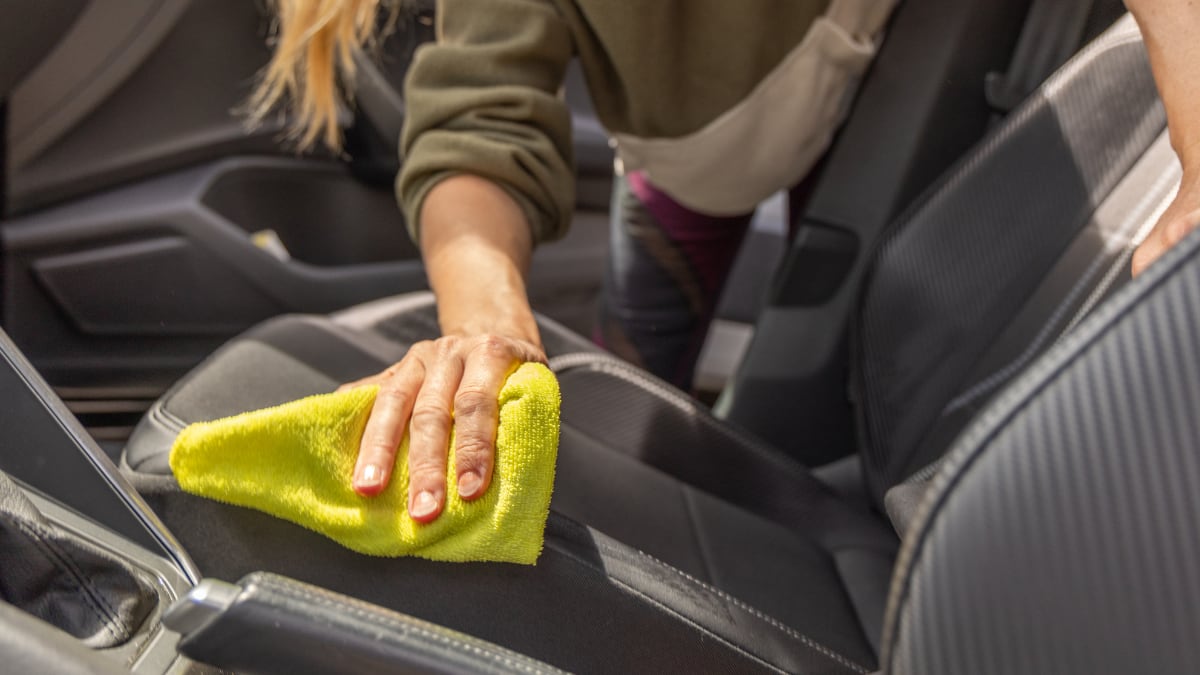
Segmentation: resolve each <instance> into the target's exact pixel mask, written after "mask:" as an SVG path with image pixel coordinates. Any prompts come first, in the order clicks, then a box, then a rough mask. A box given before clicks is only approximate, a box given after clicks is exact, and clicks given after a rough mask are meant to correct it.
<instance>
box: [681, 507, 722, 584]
mask: <svg viewBox="0 0 1200 675" xmlns="http://www.w3.org/2000/svg"><path fill="white" fill-rule="evenodd" d="M679 493H680V498H681V500H682V501H683V509H684V511H686V512H687V516H688V529H690V530H691V531H692V537H693V538H694V539H695V540H696V548H697V549H698V550H699V551H700V564H701V565H703V566H704V571H705V573H707V575H708V579H709V581H711V582H712V583H714V584H715V583H717V575H716V574H715V573H714V571H713V565H712V561H710V560H709V559H708V547H707V546H706V545H705V543H704V537H703V536H702V535H701V534H700V523H699V514H698V512H697V511H696V503H695V497H693V496H692V491H691V490H690V489H689V488H688V487H687V486H686V485H682V484H681V485H680V488H679Z"/></svg>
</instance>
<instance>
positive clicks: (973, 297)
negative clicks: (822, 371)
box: [851, 17, 1169, 503]
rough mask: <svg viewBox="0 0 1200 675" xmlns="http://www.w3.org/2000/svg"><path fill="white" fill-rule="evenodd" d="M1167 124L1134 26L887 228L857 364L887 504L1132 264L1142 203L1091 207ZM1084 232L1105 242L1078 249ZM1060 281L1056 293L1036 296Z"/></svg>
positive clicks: (876, 476) (1116, 33) (1073, 67)
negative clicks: (1113, 212) (1105, 282)
mask: <svg viewBox="0 0 1200 675" xmlns="http://www.w3.org/2000/svg"><path fill="white" fill-rule="evenodd" d="M1165 126H1166V116H1165V113H1164V111H1163V109H1162V106H1161V104H1160V103H1159V100H1158V96H1157V92H1156V90H1155V88H1154V80H1153V78H1152V77H1151V75H1150V69H1149V64H1148V62H1147V59H1146V52H1145V48H1144V47H1143V46H1142V44H1141V40H1140V38H1139V34H1138V32H1137V29H1136V26H1135V25H1134V23H1133V20H1132V18H1130V17H1126V18H1125V19H1123V20H1122V21H1121V22H1119V23H1118V24H1117V25H1116V26H1115V27H1114V28H1113V29H1112V30H1111V31H1109V33H1107V34H1106V35H1105V36H1104V37H1102V38H1101V39H1099V40H1098V41H1097V42H1095V43H1093V44H1092V45H1090V46H1089V47H1088V48H1086V49H1085V50H1084V51H1083V52H1081V53H1080V54H1079V55H1078V56H1076V58H1075V59H1073V60H1072V61H1071V62H1070V63H1069V64H1068V65H1067V66H1065V67H1064V68H1063V69H1062V70H1061V71H1059V72H1058V73H1057V74H1056V75H1055V76H1054V77H1053V78H1051V80H1050V81H1048V82H1047V83H1046V85H1044V86H1043V87H1042V88H1041V89H1039V90H1038V91H1037V92H1036V93H1035V94H1034V96H1033V97H1032V98H1031V100H1029V101H1027V102H1026V104H1025V105H1023V106H1022V107H1021V108H1020V109H1019V110H1017V111H1015V112H1014V113H1013V115H1012V116H1011V118H1010V119H1009V120H1007V121H1006V124H1004V125H1003V126H1002V127H1001V128H999V129H998V130H997V131H996V132H995V133H993V134H991V135H989V137H988V138H986V139H985V140H984V141H983V142H982V143H981V144H980V147H979V148H977V150H976V151H975V152H973V153H971V155H969V156H968V157H967V158H966V159H965V160H964V161H963V162H962V163H960V165H959V167H958V168H957V170H955V171H952V172H951V174H950V175H949V176H948V177H947V178H946V179H945V180H943V181H942V182H941V183H940V184H939V186H938V187H937V189H936V190H934V191H933V192H932V193H930V194H929V195H928V196H927V198H926V199H924V200H923V201H921V202H920V206H919V207H918V208H917V209H915V210H913V211H912V212H910V213H909V214H908V215H907V216H904V217H901V218H900V219H899V220H898V221H897V222H896V223H895V224H894V225H892V226H891V227H890V228H889V232H887V233H885V234H884V236H883V237H882V240H881V244H880V246H879V248H878V249H877V251H876V255H875V258H874V260H873V262H872V265H871V269H870V271H869V272H868V276H867V279H866V281H865V282H864V289H863V295H862V298H861V301H860V304H859V308H858V311H857V316H856V320H857V325H856V331H855V337H854V339H853V344H852V350H853V351H854V357H853V359H852V361H851V367H852V369H854V371H855V374H854V376H853V387H854V389H855V392H856V394H857V398H858V399H859V400H858V403H859V405H858V406H857V410H858V414H859V418H860V428H861V430H862V433H861V437H862V439H863V447H862V448H860V450H861V451H862V453H863V459H864V464H865V466H866V476H867V479H868V483H869V487H870V488H871V491H872V493H873V495H874V497H875V498H876V499H877V500H880V502H879V503H881V498H882V496H883V493H884V492H885V491H886V490H887V489H888V488H889V487H891V486H893V485H895V484H897V483H899V482H901V481H903V480H905V479H906V478H908V477H909V476H911V475H912V474H913V473H914V472H916V471H918V470H920V469H921V468H922V467H924V466H926V465H928V464H930V463H931V462H933V461H935V460H936V459H938V458H939V457H941V456H942V454H943V453H944V452H945V450H946V447H947V446H948V445H949V443H950V441H952V440H953V439H954V437H955V436H956V435H957V434H958V433H959V432H960V431H961V430H962V428H963V426H964V425H965V423H966V422H967V421H969V420H970V419H971V417H972V416H973V415H974V414H975V413H977V412H978V411H979V410H980V408H981V407H982V406H983V404H984V403H986V401H987V400H988V398H989V397H990V396H991V395H992V394H994V393H995V392H996V391H997V390H998V389H1000V388H1001V387H1002V386H1003V385H1004V384H1005V383H1006V382H1007V381H1008V380H1009V379H1010V378H1011V376H1012V375H1013V374H1015V373H1017V372H1020V370H1021V369H1022V368H1023V367H1024V366H1026V365H1028V363H1029V361H1030V360H1031V359H1032V358H1033V357H1034V356H1036V355H1037V354H1038V353H1040V351H1042V350H1044V349H1045V348H1046V347H1048V346H1049V344H1051V343H1052V342H1053V341H1054V339H1056V338H1057V337H1058V335H1059V334H1060V333H1061V331H1062V330H1064V329H1065V328H1066V327H1068V325H1069V323H1070V321H1071V319H1072V317H1073V314H1074V310H1076V309H1078V308H1079V307H1080V306H1081V305H1082V304H1083V303H1084V302H1085V301H1086V299H1087V298H1088V293H1089V292H1090V291H1091V289H1092V288H1094V287H1095V286H1097V285H1099V284H1100V283H1101V281H1102V278H1103V277H1104V275H1105V274H1106V273H1107V272H1108V271H1109V270H1110V269H1119V270H1121V271H1122V272H1123V271H1124V270H1125V269H1127V267H1128V266H1127V264H1126V260H1125V259H1126V257H1127V255H1128V253H1129V251H1130V247H1129V246H1128V242H1129V240H1130V239H1131V238H1132V237H1133V236H1134V235H1135V234H1136V226H1137V225H1140V224H1141V221H1140V220H1139V217H1141V218H1144V217H1145V215H1147V214H1144V213H1134V211H1136V209H1135V208H1131V207H1133V206H1136V203H1137V198H1138V197H1140V195H1133V196H1131V197H1129V198H1127V201H1126V202H1125V204H1124V208H1123V210H1121V211H1119V213H1118V214H1117V217H1118V218H1121V219H1124V220H1125V221H1126V222H1128V223H1134V225H1135V227H1133V228H1128V227H1121V226H1113V225H1111V224H1110V223H1105V222H1098V221H1097V219H1096V213H1097V207H1098V206H1100V205H1101V203H1102V202H1103V201H1104V200H1105V199H1107V198H1108V197H1109V195H1110V194H1111V193H1112V192H1113V190H1114V188H1115V187H1116V186H1117V184H1118V183H1119V182H1120V181H1122V180H1123V179H1124V178H1125V177H1126V176H1127V174H1128V173H1129V172H1130V170H1131V169H1132V168H1133V166H1134V165H1135V163H1136V162H1137V161H1138V160H1139V159H1140V158H1141V157H1142V156H1143V155H1144V154H1145V153H1146V150H1147V148H1148V147H1149V146H1150V145H1151V143H1152V142H1153V141H1154V140H1155V139H1156V138H1157V137H1159V136H1160V135H1161V134H1162V132H1163V129H1164V128H1165ZM985 158H986V159H985ZM1033 162H1036V166H1034V165H1033ZM1168 163H1169V159H1168ZM1088 239H1091V240H1095V241H1097V242H1103V243H1102V244H1101V245H1098V246H1092V247H1091V250H1086V249H1087V248H1088V247H1087V246H1081V245H1077V243H1078V242H1080V241H1081V240H1088ZM1056 271H1059V273H1058V274H1057V275H1056ZM1125 276H1126V277H1127V276H1128V275H1127V274H1126V275H1125ZM1052 278H1053V279H1054V282H1055V287H1054V288H1051V289H1050V290H1049V291H1048V292H1043V293H1040V294H1039V293H1038V292H1037V291H1038V289H1039V287H1042V286H1044V285H1045V284H1046V282H1047V280H1049V279H1052ZM1073 286H1077V287H1078V288H1072V287H1073ZM1018 320H1020V323H1021V325H1020V326H1018V327H1017V329H1016V330H1015V331H1013V330H1010V325H1011V324H1013V323H1014V322H1017V321H1018ZM994 350H998V353H992V352H993V351H994ZM999 352H1004V353H999ZM988 367H990V369H988Z"/></svg>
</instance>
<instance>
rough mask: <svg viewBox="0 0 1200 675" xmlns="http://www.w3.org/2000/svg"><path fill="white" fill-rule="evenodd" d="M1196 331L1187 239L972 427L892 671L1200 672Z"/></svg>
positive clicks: (890, 639)
mask: <svg viewBox="0 0 1200 675" xmlns="http://www.w3.org/2000/svg"><path fill="white" fill-rule="evenodd" d="M1197 336H1200V232H1193V233H1192V234H1191V235H1190V236H1189V237H1188V238H1187V239H1186V240H1185V241H1184V242H1182V243H1180V244H1179V245H1178V246H1176V247H1175V249H1174V250H1172V251H1170V252H1168V254H1167V255H1165V256H1164V257H1163V258H1162V259H1161V260H1160V261H1159V262H1158V263H1156V264H1155V265H1154V266H1152V267H1151V268H1150V269H1149V270H1148V271H1146V272H1145V273H1143V275H1142V276H1141V277H1139V278H1138V279H1137V282H1136V283H1135V284H1133V285H1131V286H1130V287H1128V288H1126V289H1125V290H1124V291H1123V292H1122V293H1121V294H1120V295H1118V296H1116V297H1114V298H1113V301H1112V302H1111V303H1109V304H1107V305H1105V306H1104V307H1102V308H1101V309H1099V310H1097V312H1096V313H1095V315H1093V316H1092V317H1090V318H1089V320H1088V321H1087V322H1086V323H1085V324H1083V325H1081V326H1080V328H1079V330H1078V331H1076V332H1075V333H1073V334H1072V335H1070V336H1069V337H1067V338H1066V339H1064V340H1063V341H1062V342H1061V343H1060V344H1059V345H1058V346H1057V347H1056V348H1055V349H1054V350H1053V351H1052V352H1051V353H1049V354H1047V356H1046V358H1044V359H1042V360H1040V361H1039V362H1038V363H1037V364H1036V365H1035V366H1034V367H1032V368H1030V369H1029V370H1028V371H1027V372H1026V373H1025V374H1024V375H1022V376H1021V377H1020V378H1019V379H1018V380H1017V381H1015V382H1014V383H1013V386H1011V387H1009V388H1008V389H1007V390H1006V391H1005V392H1004V393H1003V394H1002V395H1000V396H999V397H998V398H997V400H996V402H995V405H993V406H990V408H989V410H988V412H987V413H986V414H985V415H982V416H980V418H979V419H978V420H977V421H976V422H975V423H974V424H972V425H971V426H970V427H969V428H968V430H967V431H966V432H965V433H964V434H963V435H962V437H961V438H960V440H959V441H958V442H956V443H955V447H954V448H953V449H952V450H951V452H950V453H949V455H948V456H947V459H946V465H945V466H944V467H943V469H942V470H941V471H940V472H939V473H938V475H937V477H936V478H935V479H934V481H933V485H932V488H931V494H930V495H929V496H928V498H927V499H926V500H925V502H924V504H923V506H922V510H921V512H920V514H919V515H918V517H917V520H916V523H915V524H914V526H913V536H911V537H909V538H908V539H906V541H905V547H904V550H903V552H902V554H901V557H900V561H899V563H898V570H897V574H896V582H895V584H894V585H893V589H892V598H891V603H890V605H889V609H888V629H887V632H886V643H885V644H886V646H885V652H884V653H885V656H884V659H885V661H884V664H883V665H884V668H883V670H884V672H887V673H903V674H907V673H920V674H921V675H942V674H950V673H954V674H957V673H976V674H978V675H989V674H991V673H1095V674H1101V673H1196V672H1200V642H1198V641H1197V640H1196V636H1197V635H1200V602H1197V600H1198V598H1200V566H1198V565H1197V564H1196V559H1197V555H1198V554H1200V528H1197V526H1196V519H1197V515H1198V514H1200V509H1198V508H1197V497H1196V495H1197V493H1198V492H1200V458H1198V457H1197V449H1198V447H1200V423H1198V422H1197V419H1198V418H1197V414H1196V406H1197V401H1200V340H1197ZM981 608H985V609H984V611H980V609H981Z"/></svg>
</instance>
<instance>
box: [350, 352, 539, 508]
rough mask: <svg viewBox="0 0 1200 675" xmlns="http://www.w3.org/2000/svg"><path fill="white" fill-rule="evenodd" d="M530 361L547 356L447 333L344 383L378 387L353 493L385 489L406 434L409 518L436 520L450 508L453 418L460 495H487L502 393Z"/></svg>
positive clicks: (367, 493) (364, 435)
mask: <svg viewBox="0 0 1200 675" xmlns="http://www.w3.org/2000/svg"><path fill="white" fill-rule="evenodd" d="M526 361H539V362H542V363H545V362H546V355H545V353H544V352H543V351H542V349H541V347H539V346H537V345H535V344H534V343H532V342H529V341H526V340H523V339H516V338H509V337H502V336H499V335H476V336H470V337H467V336H459V335H448V336H445V337H442V338H439V339H437V340H432V341H424V342H418V343H417V344H415V345H413V346H412V348H411V349H409V350H408V353H407V354H405V356H404V358H403V359H401V360H400V361H399V362H398V363H396V364H395V365H393V366H391V367H389V368H388V369H387V370H384V371H383V372H382V373H379V374H378V375H374V376H372V377H368V378H365V379H362V380H359V381H357V382H352V383H349V384H346V385H343V386H342V389H347V388H351V387H357V386H363V385H369V384H375V385H379V393H378V394H377V395H376V397H375V405H374V407H373V408H372V409H371V416H370V418H369V419H368V420H367V426H366V429H365V430H364V431H363V438H362V444H361V446H360V447H359V451H358V462H357V464H356V465H355V468H354V477H353V483H352V484H353V487H354V490H355V491H356V492H358V493H359V494H362V495H367V496H370V495H375V494H378V493H379V492H381V491H382V490H383V489H384V488H386V487H387V485H388V481H390V480H391V476H392V468H393V466H394V465H395V462H396V453H397V452H398V451H399V448H400V441H401V439H403V437H404V432H405V430H406V429H408V430H409V446H408V448H409V449H408V475H409V490H408V513H409V515H410V516H411V517H412V519H413V520H416V521H417V522H421V523H427V522H430V521H432V520H434V519H435V518H437V517H438V514H440V513H441V512H442V508H443V507H444V506H445V503H446V468H447V467H446V462H447V458H448V454H449V439H450V429H451V423H452V421H453V424H454V428H455V430H456V434H455V447H454V452H455V475H456V476H457V486H456V489H457V490H458V494H459V496H460V497H462V498H463V499H466V500H472V499H475V498H477V497H480V496H481V495H483V493H484V492H485V491H487V488H488V485H489V484H490V483H491V478H492V466H493V459H494V455H495V448H494V446H495V441H496V425H497V423H498V419H499V404H498V402H497V396H498V395H499V393H500V388H501V387H502V386H503V385H504V380H505V379H506V378H507V377H508V376H509V374H511V373H512V372H513V370H515V369H516V368H517V366H518V365H520V364H521V363H524V362H526Z"/></svg>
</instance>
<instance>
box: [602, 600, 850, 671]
mask: <svg viewBox="0 0 1200 675" xmlns="http://www.w3.org/2000/svg"><path fill="white" fill-rule="evenodd" d="M611 581H612V583H613V584H615V585H617V586H619V587H621V588H624V589H625V590H626V591H628V592H629V593H632V594H633V595H636V596H637V597H639V598H641V599H642V600H643V601H644V602H646V603H647V604H649V605H653V606H654V607H657V608H658V609H659V610H660V611H662V612H663V613H665V614H667V615H669V616H671V617H672V618H674V619H675V620H677V621H680V622H682V623H685V624H687V625H688V626H691V627H692V628H693V629H695V630H697V631H699V632H700V633H703V634H704V635H707V636H709V637H711V638H713V639H714V640H716V641H717V642H720V643H721V644H724V645H726V646H728V647H729V648H730V649H732V650H733V651H735V652H737V653H738V654H741V655H743V656H745V657H746V658H748V659H750V660H752V661H755V662H757V663H759V664H761V665H763V666H764V667H766V668H769V669H771V670H773V671H775V672H777V673H786V672H787V671H786V670H784V669H783V668H781V667H779V666H777V665H775V664H773V663H771V662H769V661H767V660H765V659H764V658H763V657H761V656H758V655H757V654H753V653H751V652H750V651H749V650H747V649H746V648H744V647H741V646H739V645H737V644H734V643H733V642H732V641H731V640H728V639H726V638H724V637H722V636H720V635H718V634H716V633H715V632H713V631H711V630H709V629H707V628H705V627H704V626H701V625H700V624H698V623H696V622H695V621H692V620H691V619H689V618H687V617H686V616H684V615H683V614H681V613H680V612H678V611H676V610H674V609H672V608H671V607H669V606H667V604H666V603H663V602H661V601H659V600H656V599H654V598H652V597H650V596H649V595H647V594H646V593H645V592H643V591H640V590H638V589H636V588H634V587H633V586H631V585H629V584H627V583H625V582H624V581H621V580H620V579H611ZM864 672H865V671H864Z"/></svg>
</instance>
